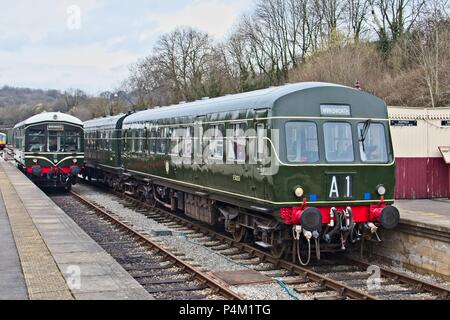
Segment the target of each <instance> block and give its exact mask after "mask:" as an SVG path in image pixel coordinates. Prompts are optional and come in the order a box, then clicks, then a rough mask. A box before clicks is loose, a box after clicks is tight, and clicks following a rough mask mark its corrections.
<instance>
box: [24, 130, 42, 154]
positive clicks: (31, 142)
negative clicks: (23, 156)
mask: <svg viewBox="0 0 450 320" xmlns="http://www.w3.org/2000/svg"><path fill="white" fill-rule="evenodd" d="M44 149H45V130H30V131H29V134H28V151H29V152H44V151H45V150H44Z"/></svg>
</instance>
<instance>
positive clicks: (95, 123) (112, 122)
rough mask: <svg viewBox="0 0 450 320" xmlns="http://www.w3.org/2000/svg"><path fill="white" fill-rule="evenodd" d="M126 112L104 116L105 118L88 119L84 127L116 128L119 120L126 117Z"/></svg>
mask: <svg viewBox="0 0 450 320" xmlns="http://www.w3.org/2000/svg"><path fill="white" fill-rule="evenodd" d="M125 116H126V114H124V113H121V114H118V115H116V116H112V117H103V118H96V119H92V120H88V121H86V122H85V123H84V129H85V130H86V129H91V128H105V127H108V128H115V127H116V124H117V122H119V121H120V120H121V119H122V118H124V117H125Z"/></svg>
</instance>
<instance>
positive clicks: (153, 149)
mask: <svg viewBox="0 0 450 320" xmlns="http://www.w3.org/2000/svg"><path fill="white" fill-rule="evenodd" d="M150 153H151V154H154V153H156V130H155V129H152V131H151V132H150Z"/></svg>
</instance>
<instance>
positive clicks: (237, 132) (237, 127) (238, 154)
mask: <svg viewBox="0 0 450 320" xmlns="http://www.w3.org/2000/svg"><path fill="white" fill-rule="evenodd" d="M244 129H245V124H244V123H238V124H233V125H231V137H227V139H228V150H227V153H228V160H235V161H239V162H245V147H246V143H247V139H246V138H245V132H244Z"/></svg>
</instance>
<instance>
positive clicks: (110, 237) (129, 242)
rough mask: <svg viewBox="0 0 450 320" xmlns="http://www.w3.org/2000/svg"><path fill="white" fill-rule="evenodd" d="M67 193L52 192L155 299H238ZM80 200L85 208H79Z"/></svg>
mask: <svg viewBox="0 0 450 320" xmlns="http://www.w3.org/2000/svg"><path fill="white" fill-rule="evenodd" d="M70 196H71V197H73V199H74V200H76V201H72V202H70V201H67V195H64V196H52V199H53V200H54V201H55V202H56V203H57V204H58V205H59V206H60V207H62V208H63V209H64V211H65V212H66V213H67V214H68V215H69V216H71V217H72V218H73V219H74V220H75V221H76V222H77V224H79V225H80V226H81V227H82V229H83V230H85V231H86V232H87V233H88V234H89V235H90V236H91V237H92V238H93V239H94V240H95V241H96V242H97V243H99V244H100V246H102V247H103V248H104V249H105V250H106V251H107V252H108V253H109V254H110V255H112V256H113V257H114V258H115V259H116V260H117V261H118V262H119V263H120V264H121V265H122V267H123V268H124V269H125V270H127V271H128V272H129V273H130V274H131V276H133V278H135V279H136V280H137V281H138V282H139V283H140V284H141V285H142V286H143V287H144V288H145V289H146V290H147V291H148V292H149V293H150V294H151V295H152V296H153V297H154V298H155V299H157V300H174V299H176V300H203V299H205V300H206V299H227V300H241V297H240V296H239V295H237V294H236V293H234V292H232V291H231V290H229V289H228V288H227V287H225V286H223V285H222V284H220V283H218V282H217V281H216V280H215V279H212V278H211V277H210V276H208V275H207V274H205V273H204V272H202V271H201V270H200V269H197V268H195V267H193V266H191V265H190V264H188V263H186V262H184V261H183V260H182V259H180V257H179V256H175V255H174V253H173V252H169V251H168V250H166V249H164V248H163V247H161V246H160V245H159V244H157V243H156V242H154V241H153V240H151V239H150V238H149V237H148V236H147V235H145V234H143V233H141V232H139V231H137V230H135V229H133V228H131V227H130V226H129V225H127V223H126V222H124V221H121V219H120V218H119V217H117V216H115V215H114V214H112V213H110V212H107V211H106V210H104V209H102V208H100V207H98V206H97V205H95V204H94V203H92V202H90V201H88V200H87V199H85V198H84V197H82V196H81V195H79V194H77V193H75V192H71V193H70ZM80 203H81V205H82V206H85V207H86V208H80V206H79V205H80ZM86 209H87V210H86ZM81 212H82V214H81ZM99 218H100V219H99Z"/></svg>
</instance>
